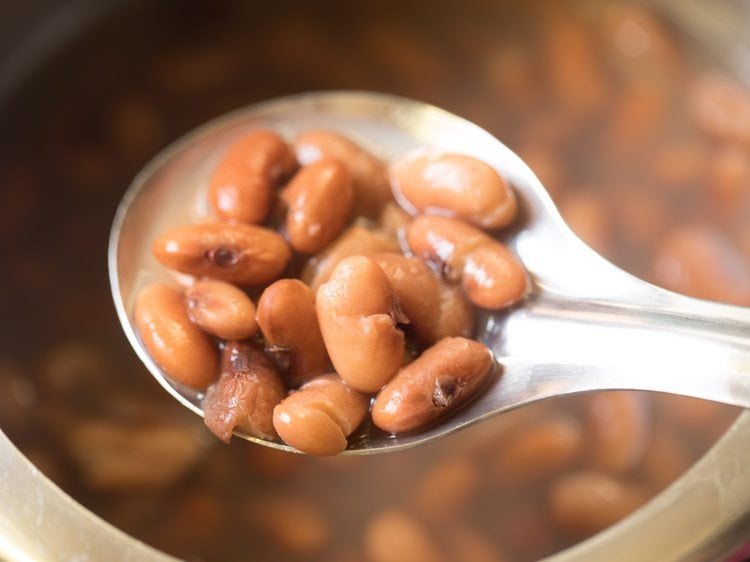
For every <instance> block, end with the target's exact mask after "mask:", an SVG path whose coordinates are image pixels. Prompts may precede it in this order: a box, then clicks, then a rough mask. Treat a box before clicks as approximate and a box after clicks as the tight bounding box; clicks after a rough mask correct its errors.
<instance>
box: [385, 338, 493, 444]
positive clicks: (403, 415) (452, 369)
mask: <svg viewBox="0 0 750 562" xmlns="http://www.w3.org/2000/svg"><path fill="white" fill-rule="evenodd" d="M493 372H494V361H493V359H492V355H491V354H490V352H489V350H488V349H487V348H486V347H485V346H484V345H483V344H481V343H479V342H477V341H474V340H470V339H467V338H446V339H443V340H441V341H439V342H438V343H436V344H435V345H433V346H432V347H430V348H428V349H427V350H426V351H425V352H424V353H422V355H420V356H419V357H418V358H417V359H415V360H414V361H413V362H412V363H410V364H409V365H407V366H406V367H404V368H403V369H401V370H400V371H399V372H398V374H397V375H396V376H395V377H394V378H393V379H392V380H391V381H390V382H389V383H388V384H386V385H385V386H384V387H383V389H382V390H381V391H380V392H379V393H378V395H377V397H376V398H375V402H374V403H373V405H372V420H373V422H374V423H375V425H376V426H377V427H379V428H380V429H382V430H384V431H390V432H392V433H401V432H404V431H413V430H416V429H419V428H422V427H425V426H427V425H429V424H430V423H432V422H433V421H435V420H436V419H438V418H440V417H442V416H444V415H446V414H448V413H450V412H452V411H455V410H456V409H457V408H459V407H460V406H461V405H463V404H465V403H466V402H467V401H468V400H470V399H471V398H472V397H474V396H475V395H476V394H477V393H478V392H479V391H480V390H482V388H484V387H485V386H486V384H487V383H488V382H489V380H490V378H491V376H492V374H493Z"/></svg>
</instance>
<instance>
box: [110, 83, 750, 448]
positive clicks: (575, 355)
mask: <svg viewBox="0 0 750 562" xmlns="http://www.w3.org/2000/svg"><path fill="white" fill-rule="evenodd" d="M258 127H269V128H273V129H275V130H277V131H279V132H280V133H281V134H283V135H285V136H288V137H291V136H294V135H295V134H296V133H299V132H301V131H304V130H308V129H313V128H327V129H335V130H338V131H340V132H341V133H343V134H344V135H346V136H348V137H350V138H352V139H354V140H356V141H357V142H359V143H360V144H362V145H364V146H365V148H371V149H372V150H373V152H375V153H376V154H379V155H380V156H382V157H383V158H385V159H390V158H392V157H395V156H397V155H401V154H403V153H405V152H406V151H408V150H410V149H412V148H414V147H416V146H420V145H429V146H433V147H436V148H438V149H442V150H445V151H450V152H460V153H464V154H469V155H472V156H475V157H476V158H479V159H480V160H484V161H485V162H487V163H489V164H491V165H493V166H494V167H496V168H497V169H498V170H499V171H500V172H501V174H502V175H503V176H504V177H505V178H506V179H507V180H508V181H509V182H510V183H511V185H512V186H513V187H514V189H515V190H516V193H517V194H518V196H519V201H520V204H521V211H520V216H519V217H518V219H517V220H516V221H515V223H514V225H513V226H512V227H511V228H510V229H507V230H505V231H503V232H501V233H500V235H499V238H500V239H501V240H502V241H503V242H504V243H505V244H506V245H508V246H509V247H510V248H511V249H512V250H513V251H514V252H515V253H516V255H517V256H518V257H519V258H520V259H521V261H522V262H523V264H524V266H525V267H526V269H527V270H528V272H529V275H530V283H531V290H530V293H529V295H528V297H527V298H526V299H525V300H524V301H523V302H522V303H520V305H518V306H515V307H513V308H512V309H510V310H506V311H501V312H483V313H482V314H480V317H479V319H478V323H477V326H478V328H477V333H476V336H475V337H476V338H477V339H479V340H480V341H482V342H484V343H485V344H486V345H487V346H488V347H489V348H490V349H491V350H492V351H493V353H494V354H495V357H496V359H497V361H498V363H499V365H500V366H501V373H502V374H501V376H500V378H499V380H498V381H497V382H496V383H494V384H493V385H492V386H491V387H490V388H489V389H487V390H486V391H485V392H484V393H483V394H482V395H481V396H480V397H479V398H478V399H476V400H475V401H473V402H472V403H471V404H469V405H468V406H466V407H464V408H463V409H461V410H459V411H458V412H456V413H455V414H453V415H451V416H450V417H447V418H446V419H444V420H442V421H441V422H440V423H438V424H436V425H434V426H431V427H429V428H427V429H424V430H421V431H418V432H414V433H409V434H401V435H396V436H392V435H389V434H385V433H383V432H380V431H379V430H376V429H374V428H366V429H365V430H364V431H363V432H362V433H360V434H357V435H354V436H352V437H351V438H350V445H349V448H348V449H347V450H346V451H345V454H371V453H381V452H386V451H394V450H399V449H405V448H408V447H413V446H415V445H420V444H424V443H428V442H430V441H432V440H434V439H436V438H438V437H442V436H445V435H448V434H450V433H452V432H455V431H457V430H459V429H462V428H464V427H467V426H469V425H471V424H474V423H476V422H479V421H482V420H485V419H487V418H489V417H491V416H494V415H497V414H500V413H502V412H505V411H508V410H511V409H514V408H518V407H521V406H525V405H528V404H532V403H534V402H538V401H540V400H546V399H550V398H554V397H558V396H565V395H572V394H579V393H583V392H591V391H596V390H648V391H657V392H666V393H672V394H680V395H684V396H692V397H695V398H704V399H708V400H713V401H716V402H723V403H726V404H731V405H735V406H741V407H744V408H750V309H747V308H742V307H736V306H730V305H724V304H716V303H712V302H707V301H702V300H697V299H692V298H689V297H685V296H681V295H677V294H675V293H671V292H669V291H666V290H663V289H660V288H658V287H655V286H653V285H651V284H649V283H646V282H645V281H642V280H640V279H637V278H636V277H634V276H632V275H630V274H628V273H626V272H624V271H622V270H621V269H619V268H617V267H616V266H614V265H613V264H611V263H609V262H608V261H606V260H605V259H604V258H602V257H601V256H599V255H598V254H596V253H595V252H594V251H593V250H591V249H590V248H589V247H588V246H586V245H585V244H584V243H583V242H582V241H581V240H580V239H579V238H577V237H576V236H575V235H574V234H573V233H572V231H571V230H570V229H569V228H568V227H567V226H566V225H565V223H564V222H563V220H562V218H561V217H560V215H559V213H558V212H557V210H556V208H555V206H554V204H553V203H552V200H551V199H550V197H549V195H548V194H547V192H546V191H545V189H544V187H543V186H542V184H541V183H540V182H539V180H538V179H537V178H536V176H535V175H534V174H533V172H532V171H531V170H530V169H529V168H528V166H526V164H524V162H523V161H522V160H521V159H520V158H519V157H518V156H516V155H515V154H514V153H513V152H512V151H511V150H510V149H508V148H507V147H506V146H505V145H503V144H502V143H501V142H500V141H499V140H497V139H496V138H494V137H493V136H492V135H491V134H489V133H488V132H486V131H484V130H483V129H481V128H479V127H478V126H476V125H474V124H473V123H470V122H469V121H466V120H464V119H462V118H460V117H457V116H455V115H453V114H451V113H448V112H446V111H443V110H441V109H438V108H436V107H434V106H431V105H428V104H425V103H421V102H417V101H413V100H410V99H405V98H400V97H394V96H390V95H384V94H375V93H367V92H322V93H312V94H302V95H296V96H291V97H286V98H281V99H276V100H272V101H269V102H265V103H260V104H257V105H253V106H250V107H248V108H246V109H242V110H239V111H236V112H234V113H231V114H228V115H225V116H223V117H220V118H218V119H216V120H214V121H212V122H210V123H208V124H206V125H204V126H202V127H200V128H199V129H197V130H195V131H194V132H192V133H190V134H188V135H187V136H185V137H184V138H182V139H181V140H179V141H178V142H176V143H175V144H173V145H172V146H170V147H168V148H167V149H166V150H164V151H163V152H162V153H160V154H159V155H158V156H156V157H155V158H154V159H153V160H152V161H151V162H150V163H149V164H148V165H147V166H146V167H145V168H144V169H143V171H142V172H141V173H140V174H139V175H138V176H137V177H136V178H135V180H134V181H133V183H132V185H131V186H130V188H129V189H128V191H127V193H126V194H125V196H124V198H123V200H122V202H121V204H120V206H119V208H118V209H117V213H116V216H115V219H114V224H113V226H112V232H111V237H110V244H109V273H110V282H111V286H112V294H113V297H114V302H115V307H116V309H117V313H118V316H119V318H120V322H121V323H122V326H123V328H124V330H125V334H126V335H127V337H128V339H129V340H130V343H131V345H132V346H133V348H134V349H135V351H136V353H137V354H138V356H139V357H140V358H141V360H142V361H143V363H144V364H145V365H146V367H147V368H148V370H149V371H150V372H151V374H152V375H153V376H154V377H155V378H156V380H157V381H158V382H159V383H160V384H161V385H162V386H163V387H164V388H165V389H166V390H167V391H168V392H169V393H170V394H172V395H173V396H174V397H175V398H176V399H177V400H179V401H180V402H181V403H182V404H183V405H185V406H186V407H188V408H189V409H191V410H192V411H193V412H195V413H196V414H199V415H203V412H202V410H201V406H200V400H201V398H202V394H201V393H198V392H196V391H194V390H191V389H189V388H187V387H184V386H182V385H179V384H178V383H175V382H173V381H171V380H170V379H169V378H167V377H166V376H165V375H164V373H163V372H162V371H161V369H160V368H159V367H158V366H157V365H156V364H155V363H154V361H153V360H152V359H151V357H150V356H149V354H148V353H147V352H146V350H145V349H144V347H143V345H142V344H141V341H140V340H139V338H138V336H137V334H136V332H135V330H134V328H133V323H132V319H133V316H132V312H133V304H134V299H135V296H136V295H137V294H138V292H139V290H140V289H141V288H142V287H143V286H144V285H145V284H148V283H150V282H152V281H155V280H159V279H161V280H168V279H169V274H168V273H167V272H166V271H165V269H164V268H163V267H161V266H159V264H158V263H157V262H156V260H155V259H154V258H153V256H152V255H151V252H150V247H151V242H152V240H153V239H154V238H155V237H156V236H157V235H158V234H159V233H161V232H162V231H163V230H165V229H166V228H167V227H170V226H175V225H178V224H184V223H189V222H195V221H196V220H199V219H200V218H201V217H202V216H205V214H206V212H207V211H206V209H205V208H201V207H200V206H198V205H196V206H190V205H186V203H185V202H186V201H202V200H205V199H206V198H205V197H200V194H201V193H204V192H205V190H206V189H207V186H208V180H209V177H210V174H211V172H212V170H213V168H214V166H215V165H216V162H217V160H218V158H219V157H220V155H221V154H222V152H223V151H224V150H225V149H226V147H227V146H228V144H229V143H230V142H231V141H232V140H233V139H234V138H236V137H237V136H238V135H239V134H241V133H242V132H244V131H246V130H248V129H252V128H258ZM235 434H236V435H238V436H240V437H243V438H246V439H248V440H250V441H253V442H256V443H261V444H263V445H267V446H271V447H275V448H278V449H284V450H288V451H292V450H294V449H292V448H291V447H288V446H287V445H284V444H281V443H275V442H270V441H264V440H262V439H258V438H256V437H252V436H249V435H246V434H243V433H241V432H239V431H237V432H235Z"/></svg>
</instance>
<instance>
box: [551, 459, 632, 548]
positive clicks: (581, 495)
mask: <svg viewBox="0 0 750 562" xmlns="http://www.w3.org/2000/svg"><path fill="white" fill-rule="evenodd" d="M646 499H647V498H646V495H645V493H644V492H643V490H641V489H640V488H637V487H635V486H633V485H630V484H626V483H624V482H621V481H619V480H616V479H614V478H612V477H610V476H607V475H605V474H601V473H599V472H594V471H581V472H576V473H574V474H571V475H568V476H565V477H563V478H561V479H560V480H558V481H556V482H555V483H554V484H553V485H552V489H551V491H550V495H549V498H548V503H549V505H548V508H549V511H550V515H551V517H552V519H553V521H554V522H555V524H556V525H559V527H560V528H561V529H562V530H563V531H564V532H565V533H566V534H568V535H570V536H572V537H575V538H581V537H585V536H588V535H591V534H594V533H597V532H599V531H601V530H603V529H605V528H606V527H609V526H610V525H613V524H614V523H617V521H619V520H620V519H622V518H623V517H625V516H626V515H628V514H630V513H631V512H632V511H635V510H636V509H638V508H639V507H640V506H641V505H643V504H644V503H646Z"/></svg>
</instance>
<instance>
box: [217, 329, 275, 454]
mask: <svg viewBox="0 0 750 562" xmlns="http://www.w3.org/2000/svg"><path fill="white" fill-rule="evenodd" d="M285 395H286V388H285V386H284V382H283V381H282V380H281V377H280V376H279V374H278V372H276V368H275V367H274V365H273V363H272V362H271V360H270V359H268V357H266V355H265V354H264V353H263V350H262V349H261V348H260V347H259V346H258V345H256V344H254V343H251V342H248V341H245V342H227V343H226V344H225V345H224V350H223V352H222V366H221V377H220V378H219V380H218V382H217V383H216V384H214V385H213V386H211V387H210V388H209V389H208V390H207V391H206V396H205V397H204V398H203V404H202V405H203V415H204V421H205V423H206V426H208V428H209V429H210V430H211V431H212V432H213V433H214V434H215V435H216V436H217V437H218V438H219V439H221V440H222V441H224V442H225V443H229V440H230V439H231V438H232V431H233V430H234V429H239V430H240V431H243V432H245V433H247V434H249V435H252V436H253V437H258V438H260V439H266V440H273V439H276V432H275V431H274V428H273V409H274V407H275V406H276V405H277V404H278V403H279V402H281V401H282V400H283V398H284V396H285Z"/></svg>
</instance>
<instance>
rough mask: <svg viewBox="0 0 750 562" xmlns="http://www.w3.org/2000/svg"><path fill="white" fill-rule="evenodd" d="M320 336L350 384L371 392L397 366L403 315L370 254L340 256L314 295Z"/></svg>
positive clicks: (401, 354)
mask: <svg viewBox="0 0 750 562" xmlns="http://www.w3.org/2000/svg"><path fill="white" fill-rule="evenodd" d="M316 307H317V311H318V321H319V322H320V331H321V333H322V334H323V341H324V342H325V344H326V349H327V350H328V355H329V356H330V358H331V361H332V362H333V366H334V368H335V369H336V372H337V373H338V374H339V375H341V378H343V379H344V380H345V381H346V382H347V383H349V384H350V385H351V386H352V387H353V388H356V389H357V390H360V391H362V392H377V391H378V390H379V389H380V387H381V386H383V385H384V384H385V383H386V382H388V381H389V380H390V379H391V378H392V377H393V376H394V375H395V374H396V371H398V369H399V367H401V365H402V363H403V360H404V350H405V343H404V334H403V332H402V331H401V330H399V329H398V328H397V327H396V322H398V321H402V320H403V319H404V318H403V315H402V314H401V312H400V310H399V308H398V302H397V299H396V297H395V295H394V294H393V290H392V289H391V286H390V284H389V283H388V278H387V277H386V275H385V273H383V270H382V269H381V268H380V267H379V266H378V264H377V263H375V261H374V260H372V259H370V258H368V257H365V256H350V257H348V258H346V259H344V260H342V261H341V262H340V263H339V264H338V266H336V269H335V270H334V271H333V274H332V275H331V279H330V280H329V281H328V282H327V283H325V284H323V285H321V286H320V289H319V290H318V293H317V297H316Z"/></svg>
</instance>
